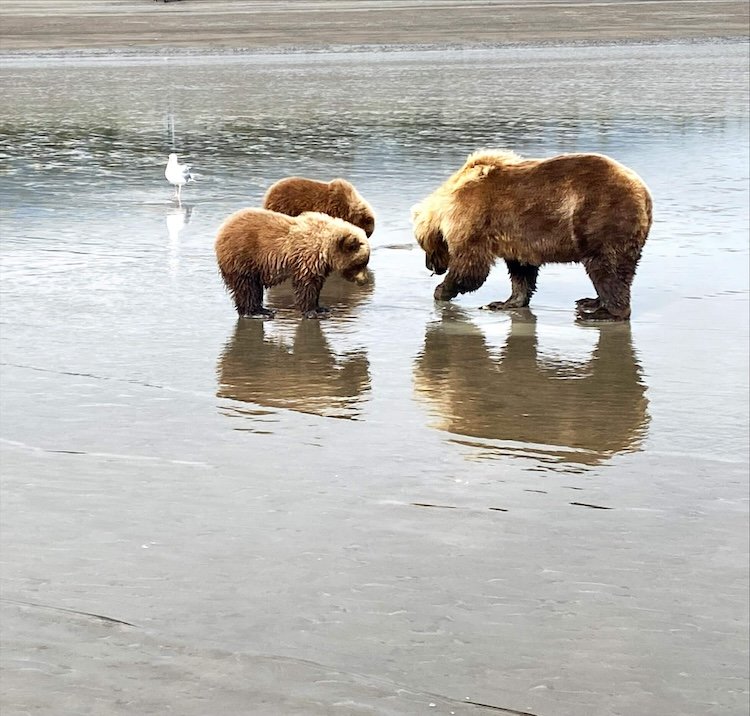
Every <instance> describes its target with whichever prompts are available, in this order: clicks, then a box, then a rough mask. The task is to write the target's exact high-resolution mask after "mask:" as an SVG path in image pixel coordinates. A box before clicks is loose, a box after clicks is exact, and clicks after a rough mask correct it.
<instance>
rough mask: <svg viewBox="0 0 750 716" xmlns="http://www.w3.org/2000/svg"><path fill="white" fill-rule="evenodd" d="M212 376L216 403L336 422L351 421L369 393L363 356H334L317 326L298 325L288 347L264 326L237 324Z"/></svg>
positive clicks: (245, 321) (361, 353)
mask: <svg viewBox="0 0 750 716" xmlns="http://www.w3.org/2000/svg"><path fill="white" fill-rule="evenodd" d="M217 374H218V382H219V389H218V392H217V397H219V398H231V399H232V400H239V401H242V402H245V403H255V404H257V405H261V406H265V407H270V408H286V409H289V410H296V411H298V412H301V413H313V414H315V415H323V416H329V417H337V418H356V417H357V416H358V414H359V408H360V405H361V403H362V400H363V396H364V394H365V393H366V392H367V391H368V390H369V388H370V372H369V361H368V360H367V354H366V353H365V351H364V350H355V351H350V352H347V353H344V354H342V355H337V354H335V353H334V352H333V351H332V350H331V348H330V346H329V345H328V341H327V340H326V338H325V336H324V334H323V329H322V328H321V326H320V323H319V322H318V321H304V320H303V321H300V322H299V323H298V324H297V327H296V330H295V332H294V339H293V342H292V343H291V345H290V343H289V342H288V341H285V340H284V337H283V335H282V334H279V333H277V332H276V333H274V332H273V327H272V326H268V325H266V323H265V322H264V321H253V320H249V319H239V320H238V321H237V326H236V328H235V331H234V335H233V336H232V338H231V339H230V340H229V342H228V343H227V345H226V348H225V349H224V352H223V353H222V355H221V357H220V358H219V363H218V366H217ZM236 414H237V415H249V416H252V415H253V414H254V413H253V411H251V410H248V411H242V410H238V411H236Z"/></svg>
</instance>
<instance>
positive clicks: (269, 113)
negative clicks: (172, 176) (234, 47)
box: [0, 43, 750, 716]
mask: <svg viewBox="0 0 750 716" xmlns="http://www.w3.org/2000/svg"><path fill="white" fill-rule="evenodd" d="M747 60H748V48H747V45H745V44H740V43H698V44H663V45H624V46H581V47H537V48H532V47H525V48H506V49H497V50H489V49H488V50H471V51H468V50H467V51H459V50H453V51H420V52H416V51H415V52H408V51H398V52H385V53H372V52H362V53H356V52H355V53H333V54H325V53H318V54H307V55H298V54H292V55H283V54H279V55H266V56H263V55H251V56H242V55H238V56H228V55H223V56H215V57H210V56H189V55H185V56H179V57H169V58H166V57H146V56H129V57H124V56H118V57H114V56H113V57H99V58H63V59H50V58H33V57H30V58H25V59H15V60H5V61H4V62H3V64H2V66H1V67H0V76H1V77H2V88H3V94H4V97H5V101H4V103H3V105H2V106H1V107H0V152H1V155H0V160H1V162H2V164H1V165H0V166H1V171H2V176H1V178H0V188H1V189H2V208H1V210H0V211H1V214H0V239H1V242H2V284H1V286H0V290H1V293H0V314H1V316H0V318H1V323H0V339H1V342H0V348H1V350H2V353H1V359H2V384H1V386H0V387H1V389H0V400H1V403H0V432H1V433H2V443H1V447H2V500H1V502H0V510H1V513H2V514H1V516H2V534H1V537H2V550H1V552H0V558H1V560H2V562H1V565H2V570H1V576H2V596H3V612H4V614H3V620H2V659H3V667H4V672H3V677H2V681H1V682H0V683H2V689H3V702H4V707H3V713H4V714H5V713H8V714H16V713H18V714H22V713H50V714H51V713H55V714H60V713H71V714H72V713H75V714H80V713H96V714H110V713H112V714H115V713H117V714H119V713H123V714H125V713H139V714H147V713H149V714H150V713H153V714H161V713H167V712H170V711H172V712H174V713H180V714H205V713H232V714H234V713H238V714H239V713H253V714H266V713H267V714H286V713H300V714H317V713H320V714H324V713H325V714H328V713H344V714H359V713H363V714H364V713H378V714H380V713H388V714H390V713H394V714H396V713H397V714H402V713H403V714H418V713H446V714H448V713H484V712H486V713H490V712H496V711H491V710H490V709H489V708H484V707H481V706H476V705H472V704H470V703H469V704H467V703H466V701H467V699H468V700H469V701H473V702H477V703H484V704H488V705H494V706H498V707H504V708H506V709H516V710H521V711H528V712H531V713H534V714H538V715H539V716H567V715H568V714H569V715H571V716H573V715H575V716H585V715H587V714H591V715H592V716H593V715H596V716H599V715H602V714H681V715H687V714H695V715H696V716H708V715H711V714H716V715H718V714H722V716H724V715H726V714H737V715H738V716H739V714H744V713H746V710H747V704H748V691H747V688H748V681H747V678H748V673H747V672H748V668H747V664H748V653H747V646H748V643H747V629H748V623H747V622H748V618H747V616H748V615H747V599H748V568H747V565H748V544H747V512H748V510H747V507H748V164H749V161H750V159H749V156H748V63H747ZM482 147H506V148H512V149H514V150H516V151H518V152H520V153H523V154H527V155H530V156H547V155H551V154H555V153H558V152H574V151H597V152H603V153H606V154H610V155H612V156H614V157H615V158H617V159H618V160H620V161H621V162H623V163H624V164H626V165H628V166H630V167H631V168H633V169H635V170H636V171H637V172H638V173H639V174H640V175H641V176H642V177H643V178H644V180H645V181H646V183H647V184H648V185H649V187H650V189H651V191H652V194H653V197H654V204H655V221H654V227H653V230H652V233H651V236H650V238H649V241H648V243H647V245H646V249H645V252H644V256H643V259H642V262H641V265H640V268H639V271H638V274H637V277H636V280H635V284H634V301H633V319H632V321H631V324H630V326H626V325H602V326H582V325H577V324H576V323H575V321H574V310H573V303H574V301H575V299H577V298H580V297H582V296H589V295H592V289H591V286H590V283H589V282H588V279H587V278H586V276H585V273H584V271H583V269H582V268H581V267H580V266H547V267H544V268H543V269H542V272H541V275H540V281H539V291H538V293H537V295H536V296H535V297H534V300H533V302H532V308H531V310H529V311H515V312H512V313H508V314H503V313H487V312H483V311H479V310H478V307H479V306H480V305H483V304H485V303H487V302H489V301H492V300H497V299H502V298H505V297H507V295H508V294H509V285H508V281H507V278H506V276H505V272H504V269H503V267H502V265H499V266H498V267H496V269H495V270H494V271H493V273H492V274H491V276H490V278H489V280H488V281H487V283H486V284H485V286H483V287H482V288H481V289H480V290H479V291H477V292H476V293H474V294H469V295H466V296H463V297H461V298H460V299H458V300H456V301H455V302H454V303H453V304H452V305H450V306H447V305H436V304H434V303H433V301H432V298H431V296H432V290H433V288H434V286H435V284H436V283H437V282H438V279H437V277H431V276H430V275H429V273H428V272H427V271H426V270H425V269H424V259H423V255H422V254H421V252H420V251H419V250H418V249H417V248H416V246H415V245H414V242H413V239H412V236H411V230H410V224H409V208H410V206H411V205H412V204H413V203H415V202H416V201H418V200H419V199H420V198H422V197H423V196H424V195H426V194H427V193H428V192H430V191H431V190H432V189H433V188H434V187H435V186H437V185H438V184H439V183H440V182H441V181H442V180H444V179H445V178H446V177H447V176H448V175H449V174H450V173H451V172H452V171H453V170H455V168H457V167H458V166H460V164H461V162H462V161H463V160H464V158H465V157H466V155H467V154H468V153H469V152H471V151H473V150H475V149H477V148H482ZM170 151H177V152H178V153H179V155H180V157H181V159H182V160H183V161H189V162H190V163H191V164H192V165H193V168H194V171H195V172H197V173H198V174H199V175H200V176H199V179H198V181H197V182H196V183H195V184H191V185H189V186H188V187H187V188H186V189H185V191H184V193H183V205H182V206H181V207H179V206H177V205H176V204H175V203H174V202H173V200H172V192H171V187H169V185H168V184H167V183H166V181H165V180H164V177H163V168H164V164H165V162H166V155H167V154H168V153H169V152H170ZM291 174H302V175H306V176H312V177H317V178H321V179H329V178H333V177H335V176H343V177H346V178H347V179H349V180H350V181H352V182H354V183H355V184H356V185H357V187H358V188H359V189H360V191H361V192H362V194H363V195H364V196H365V197H366V198H367V199H368V200H369V201H370V203H371V204H372V205H373V206H374V208H375V210H376V212H377V217H378V223H377V228H376V231H375V234H374V235H373V237H372V244H373V253H372V260H371V269H372V272H373V279H374V280H373V284H372V285H370V286H369V287H365V288H363V289H360V288H358V287H355V286H349V285H344V284H342V283H341V282H336V281H334V280H331V281H330V282H329V285H328V286H327V288H326V291H325V292H324V300H325V301H326V302H327V303H328V305H331V306H332V307H333V309H334V313H333V316H332V317H331V318H330V319H329V320H327V321H324V322H320V323H318V322H310V321H301V320H300V319H299V318H298V316H297V314H296V313H295V311H294V310H293V307H292V300H291V296H290V294H289V292H288V291H287V290H285V289H283V288H282V289H277V290H274V291H273V292H271V297H270V303H271V305H273V306H274V307H276V308H278V309H279V312H278V315H277V318H276V319H275V320H274V321H271V322H266V323H262V322H255V321H240V322H238V321H237V320H236V316H235V314H234V311H233V307H232V305H231V301H230V300H229V298H228V297H227V295H226V294H225V292H224V290H223V288H222V285H221V282H220V279H219V276H218V273H217V271H216V268H215V260H214V256H213V246H212V244H213V239H214V236H215V232H216V228H217V227H218V225H219V223H220V222H221V221H222V219H223V218H224V217H225V216H226V215H227V214H229V213H230V212H232V211H234V210H236V209H238V208H241V207H243V206H252V205H258V204H259V203H260V200H261V197H262V195H263V192H264V190H265V188H266V187H267V186H268V185H270V184H271V183H272V182H273V181H275V180H277V179H279V178H281V177H283V176H286V175H291ZM600 508H607V509H600ZM64 610H74V611H73V612H68V611H64ZM78 612H90V613H93V614H98V615H106V616H109V617H112V618H115V619H118V620H122V621H125V622H129V623H131V624H133V625H135V626H126V625H122V624H116V623H112V622H106V621H103V620H101V619H97V618H94V617H89V616H86V615H84V614H79V613H78Z"/></svg>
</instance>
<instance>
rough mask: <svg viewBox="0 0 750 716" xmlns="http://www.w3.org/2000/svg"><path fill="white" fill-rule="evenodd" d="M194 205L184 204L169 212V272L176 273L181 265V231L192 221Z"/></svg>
mask: <svg viewBox="0 0 750 716" xmlns="http://www.w3.org/2000/svg"><path fill="white" fill-rule="evenodd" d="M192 215H193V207H192V206H188V205H187V204H183V205H182V206H175V207H172V208H170V209H169V211H168V212H167V233H168V234H169V273H171V274H175V273H176V272H177V269H178V268H179V265H180V232H181V231H182V230H183V229H184V228H185V227H186V226H187V225H188V224H189V223H190V219H191V217H192Z"/></svg>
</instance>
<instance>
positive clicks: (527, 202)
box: [412, 151, 651, 321]
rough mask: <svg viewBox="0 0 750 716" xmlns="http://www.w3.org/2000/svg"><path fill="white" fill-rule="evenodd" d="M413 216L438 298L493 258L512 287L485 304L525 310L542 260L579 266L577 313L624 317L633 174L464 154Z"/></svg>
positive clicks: (646, 204) (595, 162) (634, 214)
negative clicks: (581, 292) (583, 275)
mask: <svg viewBox="0 0 750 716" xmlns="http://www.w3.org/2000/svg"><path fill="white" fill-rule="evenodd" d="M412 218H413V221H414V233H415V235H416V239H417V241H418V243H419V245H420V246H421V247H422V248H423V249H424V251H425V253H426V254H427V257H426V264H427V268H428V269H430V270H431V271H435V273H438V274H442V273H445V272H446V271H448V275H447V276H446V277H445V280H444V281H443V282H442V283H441V284H440V285H439V286H438V287H437V289H435V298H436V299H437V300H441V301H449V300H450V299H452V298H454V297H455V296H457V295H458V294H459V293H468V292H469V291H476V290H477V289H478V288H479V287H480V286H481V285H482V284H483V283H484V281H485V279H486V278H487V276H488V274H489V272H490V268H491V267H492V264H493V263H494V262H495V259H496V258H501V259H504V260H505V263H506V265H507V267H508V273H509V274H510V281H511V286H512V293H511V296H510V298H508V299H507V300H506V301H494V302H493V303H490V304H489V305H488V306H486V308H490V309H494V310H501V309H505V308H518V307H522V306H528V305H529V300H530V299H531V296H532V294H533V293H534V290H535V289H536V280H537V274H538V272H539V267H540V266H541V265H542V264H545V263H568V262H580V263H582V264H583V266H584V268H585V269H586V272H587V273H588V275H589V278H590V279H591V282H592V283H593V284H594V288H595V289H596V293H597V297H596V298H582V299H580V300H579V301H578V302H577V306H578V315H579V317H580V318H583V319H586V320H605V321H606V320H610V321H611V320H626V319H628V318H629V317H630V286H631V284H632V282H633V277H634V275H635V269H636V266H637V265H638V260H639V259H640V257H641V251H642V249H643V245H644V243H645V242H646V237H647V236H648V232H649V229H650V228H651V196H650V195H649V192H648V189H647V188H646V186H645V185H644V183H643V182H642V181H641V179H640V178H639V177H638V175H637V174H636V173H635V172H633V171H632V170H630V169H628V168H627V167H624V166H623V165H622V164H619V163H618V162H616V161H614V159H610V158H609V157H605V156H602V155H599V154H563V155H561V156H557V157H552V158H550V159H524V158H523V157H520V156H518V155H517V154H514V153H513V152H489V151H487V152H477V153H476V154H473V155H471V156H470V157H469V158H468V160H467V161H466V163H465V164H464V166H463V167H461V169H459V170H458V171H457V172H456V173H455V174H454V175H453V176H452V177H450V179H448V181H446V182H445V183H444V184H443V185H442V186H441V187H439V188H438V189H437V190H435V191H434V192H433V193H432V194H430V196H428V197H427V198H426V199H424V200H423V201H422V202H421V203H420V204H418V205H417V206H415V207H414V208H413V209H412Z"/></svg>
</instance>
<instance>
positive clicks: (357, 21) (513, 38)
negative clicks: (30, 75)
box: [0, 0, 748, 52]
mask: <svg viewBox="0 0 750 716" xmlns="http://www.w3.org/2000/svg"><path fill="white" fill-rule="evenodd" d="M747 34H748V3H747V2H737V1H732V0H677V1H673V0H632V1H628V0H626V1H617V0H609V1H608V0H604V2H589V1H587V0H566V1H563V0H544V1H541V2H535V1H532V2H518V0H483V1H482V2H475V1H473V0H466V1H464V2H448V1H442V0H435V1H432V2H419V1H415V0H411V1H410V0H403V1H397V2H371V1H368V0H364V1H359V2H353V1H349V2H342V1H341V0H319V1H318V2H309V1H306V0H303V1H301V2H248V1H243V0H233V1H230V0H179V1H177V2H170V3H166V4H165V3H162V2H158V3H157V2H151V1H150V0H141V2H133V1H132V0H130V1H127V0H122V1H120V2H104V1H103V0H92V1H88V0H61V1H55V0H36V1H35V0H5V1H4V2H3V3H2V4H0V49H2V51H6V52H7V51H17V50H27V51H34V50H49V49H56V50H62V49H68V50H72V49H100V50H102V49H136V48H182V49H200V50H206V49H225V50H230V49H231V50H241V49H245V50H260V49H270V48H287V49H289V48H307V49H310V48H325V47H351V46H359V45H481V44H491V45H497V44H506V43H528V42H535V43H539V42H580V41H586V42H601V41H608V42H616V41H627V40H630V41H654V40H664V39H676V38H684V39H706V38H714V37H746V36H747Z"/></svg>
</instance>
